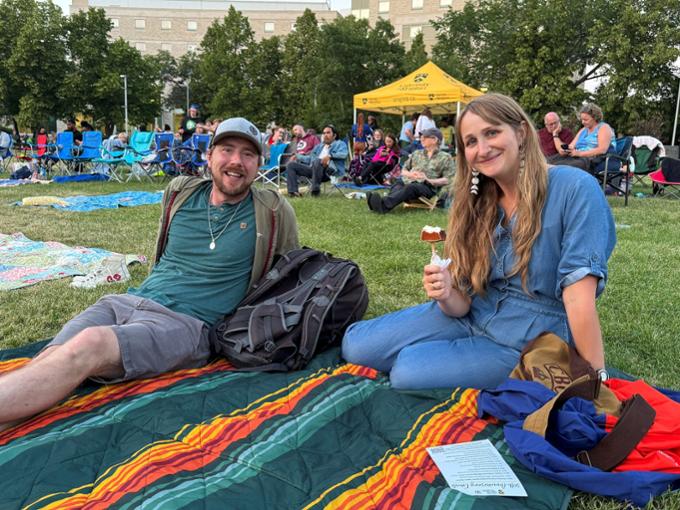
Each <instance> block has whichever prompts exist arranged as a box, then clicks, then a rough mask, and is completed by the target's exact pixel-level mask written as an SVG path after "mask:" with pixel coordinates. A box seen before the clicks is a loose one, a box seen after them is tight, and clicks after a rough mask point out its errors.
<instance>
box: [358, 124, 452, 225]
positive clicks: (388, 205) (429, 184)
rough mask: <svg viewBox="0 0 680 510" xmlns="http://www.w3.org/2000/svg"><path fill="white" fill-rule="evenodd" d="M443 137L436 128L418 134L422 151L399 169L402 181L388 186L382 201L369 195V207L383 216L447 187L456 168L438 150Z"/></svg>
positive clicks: (446, 154)
mask: <svg viewBox="0 0 680 510" xmlns="http://www.w3.org/2000/svg"><path fill="white" fill-rule="evenodd" d="M442 138H443V136H442V132H441V131H440V130H439V129H437V128H436V127H434V128H427V129H424V130H423V131H421V132H420V143H422V144H423V148H422V149H420V150H417V151H415V152H414V153H413V154H411V156H410V157H409V158H408V160H407V161H406V163H405V164H404V166H403V167H402V170H401V178H400V179H399V180H397V182H396V183H394V184H393V185H392V186H391V187H390V190H389V192H388V193H387V195H386V196H385V198H382V197H381V196H380V194H379V193H368V195H367V199H368V208H369V209H370V210H371V211H374V212H377V213H380V214H384V213H386V212H389V211H391V210H392V209H394V208H395V207H396V206H398V205H399V204H401V203H402V202H411V201H413V200H417V199H418V198H420V197H424V198H428V199H429V198H432V197H434V196H435V195H437V194H438V193H439V192H440V191H441V190H442V189H443V188H444V187H446V186H448V185H449V182H450V180H451V179H452V178H453V175H454V174H455V172H456V165H455V161H454V160H453V158H452V157H451V155H450V154H448V153H446V152H442V151H440V150H439V146H440V145H441V143H442Z"/></svg>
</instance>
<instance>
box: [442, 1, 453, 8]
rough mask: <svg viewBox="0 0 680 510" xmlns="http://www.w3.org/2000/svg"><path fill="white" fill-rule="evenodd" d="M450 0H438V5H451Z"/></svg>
mask: <svg viewBox="0 0 680 510" xmlns="http://www.w3.org/2000/svg"><path fill="white" fill-rule="evenodd" d="M451 4H452V1H451V0H439V7H451Z"/></svg>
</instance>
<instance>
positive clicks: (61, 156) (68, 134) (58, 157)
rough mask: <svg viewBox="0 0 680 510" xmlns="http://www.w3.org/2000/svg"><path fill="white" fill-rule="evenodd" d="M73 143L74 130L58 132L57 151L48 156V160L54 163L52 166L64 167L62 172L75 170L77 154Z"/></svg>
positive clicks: (68, 172)
mask: <svg viewBox="0 0 680 510" xmlns="http://www.w3.org/2000/svg"><path fill="white" fill-rule="evenodd" d="M73 152H74V144H73V132H72V131H62V132H61V133H57V143H56V149H55V151H54V152H53V153H52V154H50V155H49V156H48V157H47V161H49V162H50V163H51V164H52V168H54V167H57V168H61V169H62V173H64V174H71V173H73V170H74V164H75V155H74V153H73Z"/></svg>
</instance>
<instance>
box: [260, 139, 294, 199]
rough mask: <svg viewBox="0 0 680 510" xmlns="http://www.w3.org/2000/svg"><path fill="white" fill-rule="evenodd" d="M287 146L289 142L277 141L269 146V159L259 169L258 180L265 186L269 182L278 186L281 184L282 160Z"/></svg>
mask: <svg viewBox="0 0 680 510" xmlns="http://www.w3.org/2000/svg"><path fill="white" fill-rule="evenodd" d="M287 148H288V144H287V143H277V144H274V145H272V146H271V147H270V148H269V159H268V160H267V161H266V162H265V164H264V165H262V166H261V167H260V168H259V170H258V171H257V177H255V180H256V181H260V182H261V183H262V185H263V186H264V185H267V184H272V185H274V186H276V187H277V188H279V187H280V186H281V160H282V158H283V156H284V155H285V153H286V149H287Z"/></svg>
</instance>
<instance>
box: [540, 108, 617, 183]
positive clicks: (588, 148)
mask: <svg viewBox="0 0 680 510" xmlns="http://www.w3.org/2000/svg"><path fill="white" fill-rule="evenodd" d="M579 117H580V118H581V124H582V125H583V127H582V128H581V129H580V130H579V132H578V133H576V137H575V138H574V139H573V140H572V141H571V143H569V146H568V148H567V149H566V151H565V152H566V153H567V155H566V156H565V157H561V158H560V159H556V160H553V161H552V162H553V163H554V164H560V165H571V166H575V167H577V168H580V169H582V170H586V171H587V172H590V173H596V172H599V171H601V170H604V161H603V159H602V158H601V157H600V156H603V155H604V154H606V153H607V152H609V151H614V149H615V145H614V142H615V140H616V133H614V129H612V127H611V126H610V125H609V124H607V123H606V122H604V121H603V120H602V110H601V109H600V107H599V106H597V105H596V104H593V103H587V104H585V105H584V106H583V107H582V108H581V110H580V112H579Z"/></svg>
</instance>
